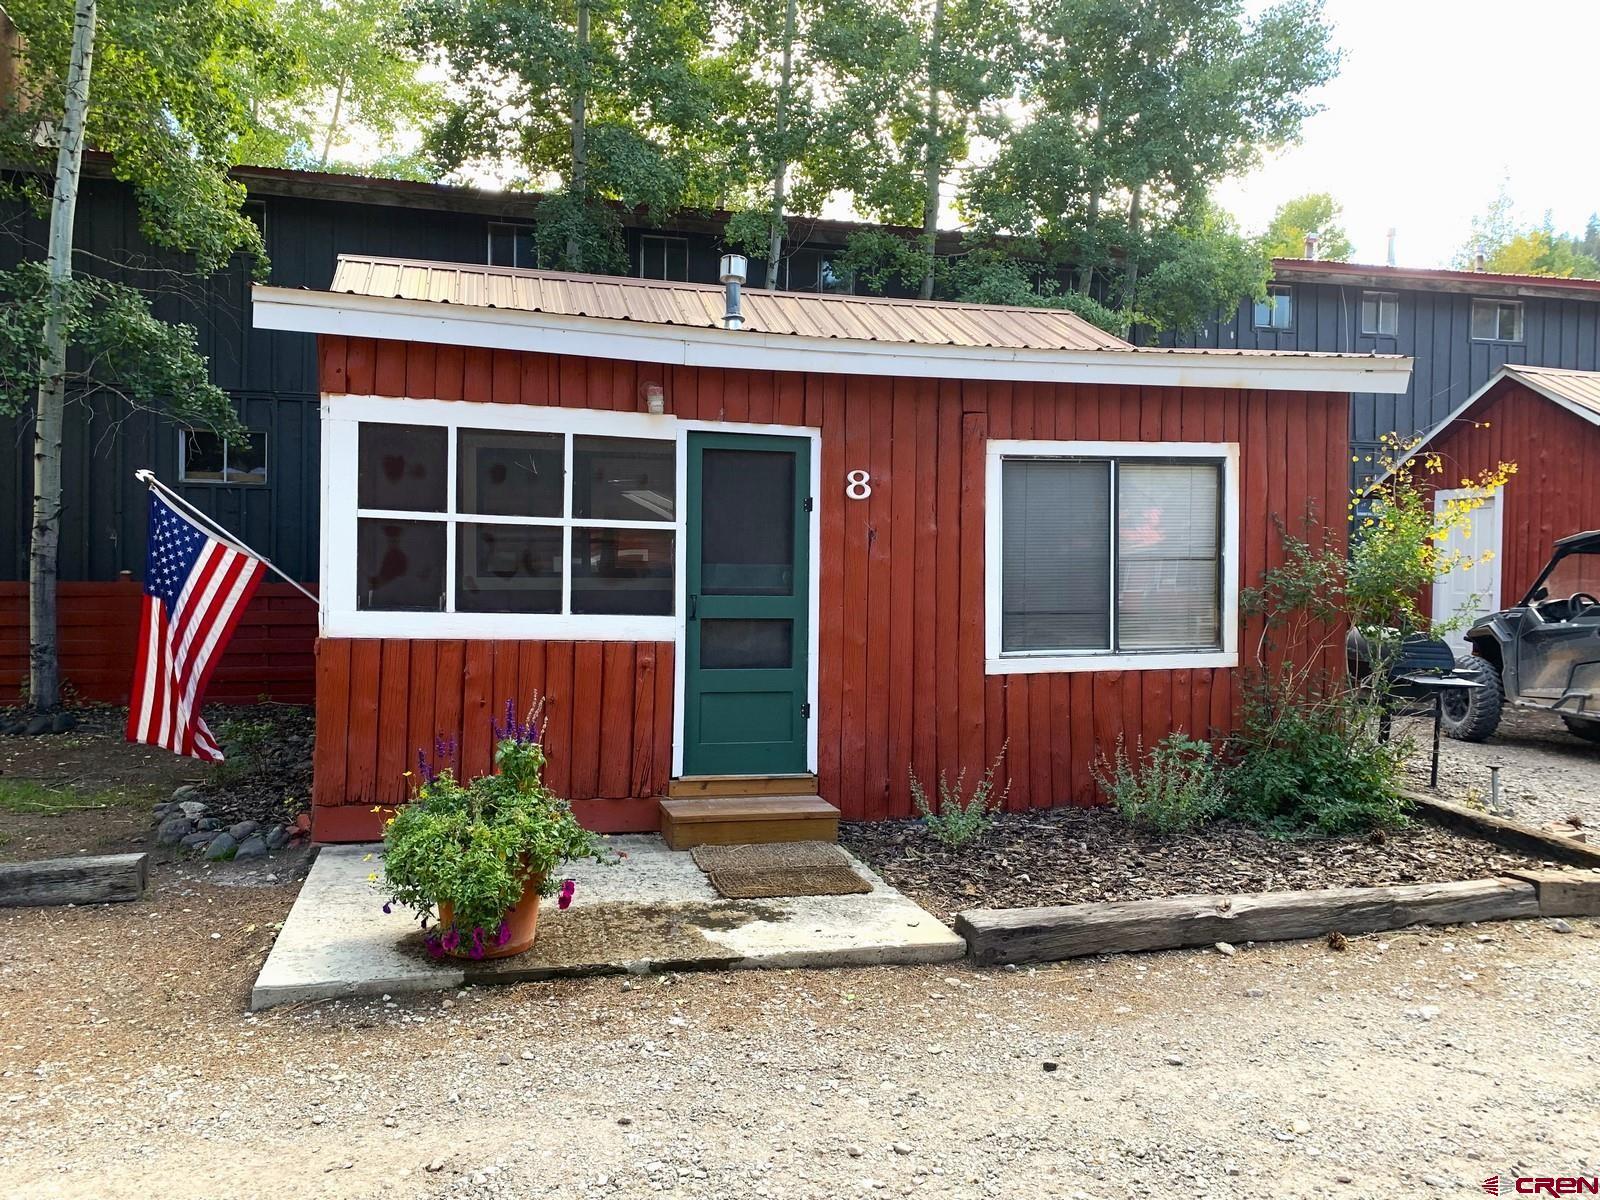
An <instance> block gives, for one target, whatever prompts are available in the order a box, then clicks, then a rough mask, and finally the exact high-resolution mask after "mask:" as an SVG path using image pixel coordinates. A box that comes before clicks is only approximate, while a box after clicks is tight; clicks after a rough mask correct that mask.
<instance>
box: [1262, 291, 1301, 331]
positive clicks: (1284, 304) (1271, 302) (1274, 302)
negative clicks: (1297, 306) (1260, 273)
mask: <svg viewBox="0 0 1600 1200" xmlns="http://www.w3.org/2000/svg"><path fill="white" fill-rule="evenodd" d="M1255 327H1256V328H1257V329H1293V328H1294V292H1293V291H1292V290H1291V289H1289V288H1286V287H1269V288H1268V289H1267V296H1266V299H1264V300H1257V301H1256V313H1255Z"/></svg>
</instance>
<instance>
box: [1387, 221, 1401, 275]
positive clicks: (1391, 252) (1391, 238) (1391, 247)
mask: <svg viewBox="0 0 1600 1200" xmlns="http://www.w3.org/2000/svg"><path fill="white" fill-rule="evenodd" d="M1398 232H1399V231H1398V230H1397V229H1395V227H1394V226H1393V225H1391V226H1389V258H1388V262H1389V265H1390V266H1391V267H1392V266H1394V265H1395V258H1394V239H1395V235H1396V234H1397V233H1398Z"/></svg>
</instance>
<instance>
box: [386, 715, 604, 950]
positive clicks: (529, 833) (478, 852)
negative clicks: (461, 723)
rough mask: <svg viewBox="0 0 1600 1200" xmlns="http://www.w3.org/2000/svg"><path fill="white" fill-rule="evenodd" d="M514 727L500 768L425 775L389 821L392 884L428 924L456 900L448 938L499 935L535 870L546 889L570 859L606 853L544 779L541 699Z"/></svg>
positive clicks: (503, 740) (394, 893)
mask: <svg viewBox="0 0 1600 1200" xmlns="http://www.w3.org/2000/svg"><path fill="white" fill-rule="evenodd" d="M507 725H508V726H510V728H508V729H505V730H501V731H498V732H500V733H501V734H503V736H501V737H500V738H499V740H498V742H497V744H496V746H495V753H494V761H495V772H494V773H492V774H489V775H480V776H479V777H478V778H476V779H473V780H471V781H470V782H467V783H462V782H460V781H458V780H457V779H456V778H455V777H454V775H453V774H452V773H451V772H450V770H449V769H445V770H443V771H441V772H439V773H438V774H435V775H433V776H432V777H431V778H428V779H425V781H424V782H423V783H422V784H421V786H420V787H419V788H418V789H417V792H416V795H415V797H414V798H413V799H412V800H411V801H410V802H409V803H407V804H405V805H402V806H401V807H400V808H399V810H397V811H396V812H395V814H394V816H393V817H392V818H391V819H390V820H389V821H388V823H387V824H386V825H385V826H384V833H383V876H384V884H383V886H384V889H385V891H386V892H387V893H388V895H389V896H390V897H391V898H392V901H393V902H395V903H399V904H403V905H405V906H406V907H408V908H411V909H412V910H414V911H415V912H417V913H418V914H419V915H420V916H421V917H422V918H423V923H424V925H426V924H427V922H428V920H429V919H430V918H431V917H432V916H433V915H434V912H435V906H436V905H438V904H439V903H441V902H448V903H450V904H451V905H452V906H453V908H454V929H453V930H444V931H440V932H441V933H442V934H443V936H444V937H445V938H446V939H447V940H448V939H449V937H450V934H451V933H454V934H455V935H456V937H458V938H461V939H464V940H470V939H472V938H473V937H474V935H476V937H477V939H478V940H479V942H480V943H481V942H482V941H483V940H484V939H487V938H491V937H492V936H493V935H494V934H495V933H496V931H498V930H499V928H500V926H501V922H502V919H503V918H504V916H505V914H506V912H507V911H509V910H510V909H511V908H512V907H513V906H514V905H515V904H516V903H517V901H518V900H519V899H520V898H521V896H522V891H523V888H524V886H525V884H526V881H527V879H528V878H529V876H538V877H540V878H541V879H542V886H541V892H542V894H544V895H550V894H552V893H554V892H555V890H556V887H557V884H558V880H557V878H556V872H557V869H558V868H559V867H560V866H561V865H562V864H563V863H568V862H573V861H576V860H577V859H582V858H592V859H595V860H596V861H600V860H601V857H602V856H601V851H600V848H599V844H598V842H597V840H596V839H595V837H594V835H593V834H591V833H589V832H588V831H587V830H586V829H584V828H583V827H582V826H581V825H579V824H578V822H577V821H576V820H575V819H574V817H573V815H572V808H571V806H570V805H569V804H568V803H567V802H566V801H565V800H561V799H558V798H557V797H556V796H555V795H554V794H553V793H551V791H550V790H549V788H547V787H546V786H545V783H544V780H543V778H542V775H543V771H544V764H545V755H544V747H543V746H542V745H540V743H539V733H540V729H539V709H538V707H537V706H536V707H535V710H534V712H533V713H531V714H530V716H529V718H528V720H527V722H526V723H525V724H523V725H521V726H518V725H517V723H516V722H515V721H514V720H511V721H508V722H507ZM419 757H420V755H419ZM445 948H446V949H451V948H453V947H452V946H451V945H449V944H447V945H446V947H445Z"/></svg>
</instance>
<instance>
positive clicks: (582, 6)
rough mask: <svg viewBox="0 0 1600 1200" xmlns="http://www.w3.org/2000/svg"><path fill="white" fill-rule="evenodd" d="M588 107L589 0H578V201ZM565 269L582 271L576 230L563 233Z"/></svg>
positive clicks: (583, 191)
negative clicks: (565, 251) (565, 246)
mask: <svg viewBox="0 0 1600 1200" xmlns="http://www.w3.org/2000/svg"><path fill="white" fill-rule="evenodd" d="M588 107H589V0H578V78H577V80H576V82H575V83H574V85H573V89H572V194H573V196H574V197H575V198H576V199H577V201H578V203H580V204H582V203H584V202H585V201H586V199H587V197H588V192H589V151H588V149H587V148H586V147H585V146H584V134H585V132H586V130H585V123H586V121H587V120H588ZM567 269H568V270H572V271H581V270H583V245H582V243H581V242H580V240H579V238H578V232H577V230H575V229H574V230H569V231H568V233H567Z"/></svg>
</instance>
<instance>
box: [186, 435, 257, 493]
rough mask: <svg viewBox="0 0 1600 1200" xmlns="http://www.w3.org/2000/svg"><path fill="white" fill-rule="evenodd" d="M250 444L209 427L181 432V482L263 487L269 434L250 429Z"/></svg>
mask: <svg viewBox="0 0 1600 1200" xmlns="http://www.w3.org/2000/svg"><path fill="white" fill-rule="evenodd" d="M248 436H249V438H250V444H249V445H248V446H242V445H240V444H239V443H238V442H230V441H228V439H227V438H224V437H219V436H218V435H217V434H215V433H212V432H211V431H210V430H209V429H180V430H179V431H178V480H179V482H180V483H221V484H231V485H240V486H245V487H262V486H264V485H265V484H266V482H267V434H266V431H265V430H262V429H252V430H250V431H249V435H248Z"/></svg>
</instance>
